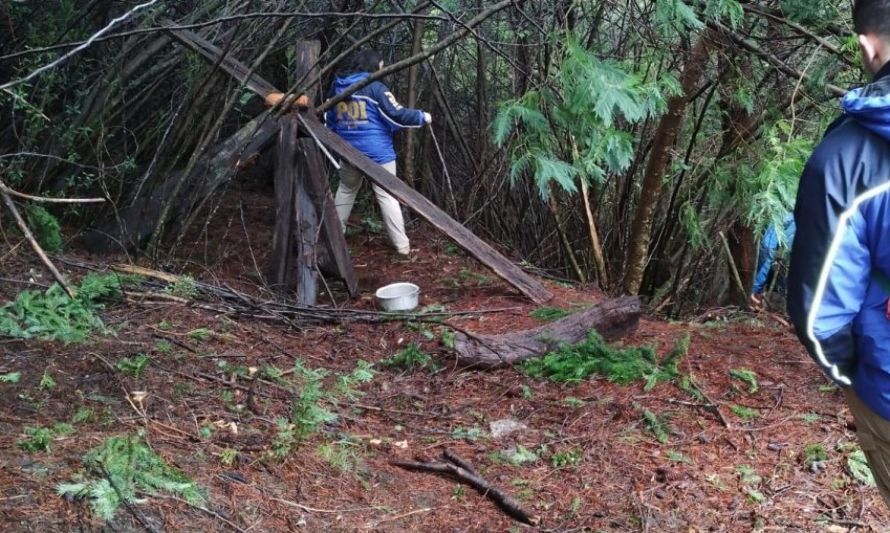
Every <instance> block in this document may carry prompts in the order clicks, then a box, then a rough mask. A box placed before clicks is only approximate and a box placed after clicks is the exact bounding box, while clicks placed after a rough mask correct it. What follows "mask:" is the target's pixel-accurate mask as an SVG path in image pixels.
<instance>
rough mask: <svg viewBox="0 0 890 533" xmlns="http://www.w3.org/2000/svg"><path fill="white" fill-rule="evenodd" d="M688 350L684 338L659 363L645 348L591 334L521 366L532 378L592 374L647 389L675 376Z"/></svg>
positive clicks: (573, 379) (568, 379) (580, 377)
mask: <svg viewBox="0 0 890 533" xmlns="http://www.w3.org/2000/svg"><path fill="white" fill-rule="evenodd" d="M688 348H689V337H688V335H687V336H684V337H683V338H681V339H680V340H679V341H678V342H677V344H676V345H675V347H674V349H673V350H671V352H670V353H669V354H668V355H667V356H666V357H665V358H664V360H663V361H662V362H660V363H659V361H658V358H657V356H656V353H655V350H654V349H653V348H651V347H649V346H628V347H611V346H609V345H608V344H606V342H605V341H604V340H603V338H602V336H600V334H599V333H597V332H596V331H591V332H590V333H589V334H588V335H587V339H586V340H585V341H584V342H582V343H579V344H576V345H573V346H568V345H563V346H560V347H559V348H558V349H557V350H556V351H554V352H551V353H549V354H547V355H545V356H544V357H539V358H536V359H530V360H528V361H524V362H523V363H522V364H521V366H522V369H523V371H524V372H525V373H526V374H528V375H529V376H531V377H534V378H547V379H549V380H551V381H557V382H567V383H578V382H580V381H583V380H585V379H587V378H589V377H590V376H592V375H600V376H605V377H606V378H607V379H608V380H609V381H613V382H615V383H618V384H621V385H627V384H630V383H633V382H634V381H639V380H643V381H644V382H645V388H646V390H649V389H651V388H652V387H654V386H655V385H656V384H657V383H659V382H661V381H670V380H672V379H674V378H675V377H677V375H678V374H679V372H678V369H677V365H678V364H679V361H680V360H681V359H682V358H683V356H685V355H686V352H687V351H688Z"/></svg>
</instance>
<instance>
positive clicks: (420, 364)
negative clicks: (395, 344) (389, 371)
mask: <svg viewBox="0 0 890 533" xmlns="http://www.w3.org/2000/svg"><path fill="white" fill-rule="evenodd" d="M381 364H382V365H383V366H386V367H390V368H401V369H402V370H418V369H422V368H427V367H429V366H431V365H432V364H433V359H432V357H430V356H429V355H428V354H427V353H425V352H424V351H423V350H421V349H420V346H418V345H417V344H415V343H411V344H409V345H408V347H407V348H405V349H403V350H401V351H399V352H398V353H396V354H395V355H393V356H392V357H390V358H389V359H386V360H384V361H382V362H381Z"/></svg>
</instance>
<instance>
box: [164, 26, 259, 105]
mask: <svg viewBox="0 0 890 533" xmlns="http://www.w3.org/2000/svg"><path fill="white" fill-rule="evenodd" d="M167 31H169V32H170V34H171V35H172V36H173V37H175V38H176V39H177V40H178V41H179V42H181V43H182V44H184V45H186V46H188V47H189V48H191V49H192V50H194V51H195V52H198V53H199V54H201V55H202V56H204V57H206V58H207V59H209V60H210V62H211V63H214V64H215V63H217V62H218V63H219V68H221V69H222V70H223V71H225V72H226V73H227V74H229V75H230V76H232V77H233V78H235V79H236V80H238V81H240V82H241V83H244V84H245V85H246V86H247V88H248V89H250V90H251V91H253V92H255V93H257V94H260V95H263V96H265V95H266V94H269V93H271V92H274V91H275V86H274V85H272V84H271V83H269V82H267V81H266V80H264V79H263V78H261V77H259V76H255V75H250V76H248V73H249V72H250V69H249V68H248V67H247V66H246V65H245V64H244V63H242V62H240V61H238V60H237V59H235V58H234V57H232V56H230V55H227V54H226V53H225V52H223V51H222V50H220V49H219V47H217V46H216V45H215V44H213V43H211V42H210V41H208V40H206V39H204V38H202V37H201V36H200V35H198V34H197V33H194V32H192V31H189V30H182V29H172V28H168V29H167Z"/></svg>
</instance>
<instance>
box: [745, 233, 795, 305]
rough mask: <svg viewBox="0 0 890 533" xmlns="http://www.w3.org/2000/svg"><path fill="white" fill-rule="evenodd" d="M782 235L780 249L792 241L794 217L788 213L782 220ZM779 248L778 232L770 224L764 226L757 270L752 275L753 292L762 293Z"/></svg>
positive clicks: (786, 247)
mask: <svg viewBox="0 0 890 533" xmlns="http://www.w3.org/2000/svg"><path fill="white" fill-rule="evenodd" d="M784 226H785V228H784V230H785V231H784V236H785V244H784V245H783V246H782V249H788V248H790V247H791V246H790V244H791V243H793V242H794V234H795V232H796V231H797V226H796V225H795V224H794V217H793V216H792V215H788V216H787V217H786V218H785V220H784ZM778 249H779V232H778V231H776V227H775V226H774V225H772V224H770V225H769V227H767V228H766V231H765V232H764V233H763V239H762V240H761V241H760V253H759V254H757V272H756V273H755V275H754V286H753V287H752V288H751V292H752V293H754V294H763V291H764V289H766V282H767V281H769V271H770V270H772V268H773V263H774V262H775V261H776V250H778Z"/></svg>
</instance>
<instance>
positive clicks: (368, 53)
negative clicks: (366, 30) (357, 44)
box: [337, 50, 383, 76]
mask: <svg viewBox="0 0 890 533" xmlns="http://www.w3.org/2000/svg"><path fill="white" fill-rule="evenodd" d="M381 61H383V56H382V55H380V52H377V51H376V50H359V51H358V52H355V53H353V54H352V55H351V56H350V57H349V59H348V60H346V61H345V62H344V63H343V65H342V66H341V67H340V68H339V69H337V74H338V75H340V76H347V75H349V74H355V73H356V72H376V71H377V69H379V68H380V62H381Z"/></svg>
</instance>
